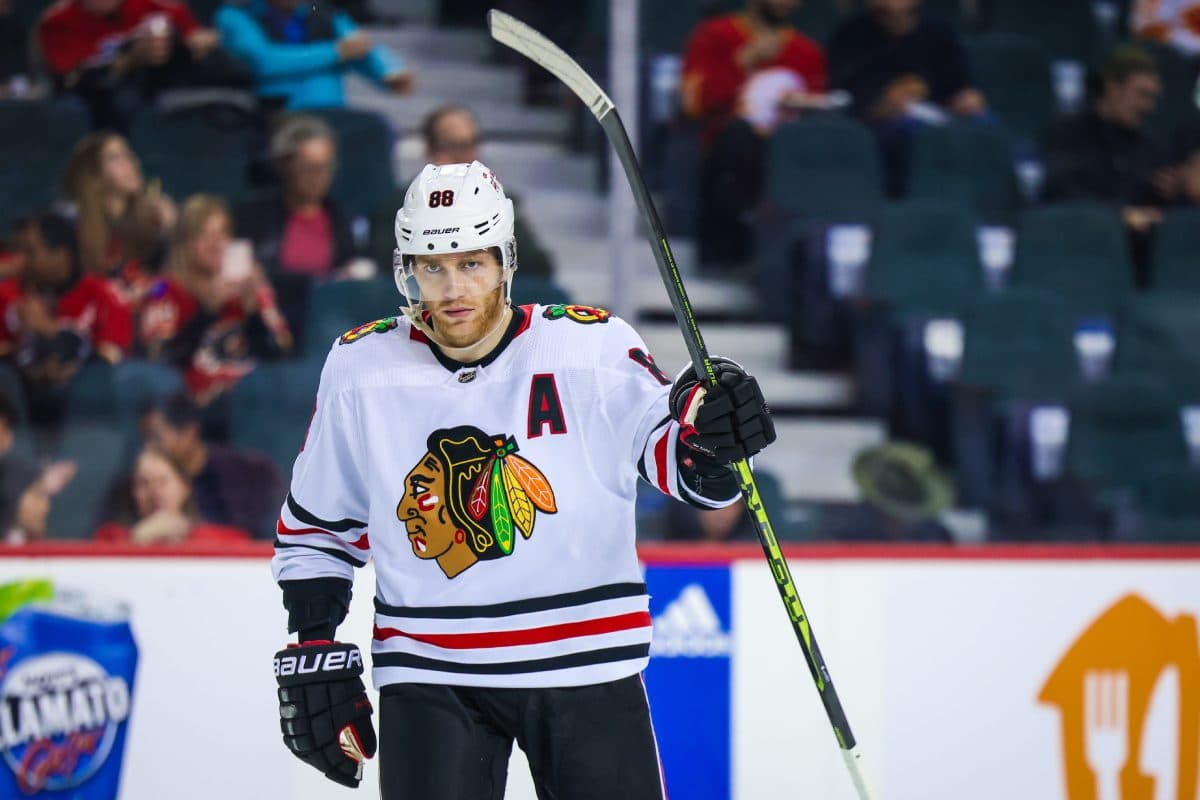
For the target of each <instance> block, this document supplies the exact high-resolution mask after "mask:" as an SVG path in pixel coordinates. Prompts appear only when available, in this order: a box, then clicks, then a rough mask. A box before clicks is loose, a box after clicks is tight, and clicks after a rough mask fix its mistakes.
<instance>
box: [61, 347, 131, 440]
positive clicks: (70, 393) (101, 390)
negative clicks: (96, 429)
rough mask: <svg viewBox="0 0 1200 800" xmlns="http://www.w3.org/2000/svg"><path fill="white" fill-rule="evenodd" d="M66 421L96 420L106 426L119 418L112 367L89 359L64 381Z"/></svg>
mask: <svg viewBox="0 0 1200 800" xmlns="http://www.w3.org/2000/svg"><path fill="white" fill-rule="evenodd" d="M66 391H67V403H66V408H67V423H68V424H75V423H80V424H82V423H96V424H105V425H109V426H110V427H111V426H112V425H114V424H116V423H117V422H118V421H119V418H120V408H121V402H120V399H119V396H118V393H117V378H116V368H115V367H113V366H112V365H110V364H109V363H108V362H107V361H103V360H101V359H93V360H91V361H89V362H88V363H86V364H84V365H83V367H82V368H81V369H80V370H79V372H78V373H76V375H75V377H73V378H72V379H71V382H70V384H68V385H67V390H66Z"/></svg>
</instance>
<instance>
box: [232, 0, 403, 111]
mask: <svg viewBox="0 0 1200 800" xmlns="http://www.w3.org/2000/svg"><path fill="white" fill-rule="evenodd" d="M215 22H216V25H217V28H218V29H219V30H220V31H221V35H222V36H223V37H224V41H225V46H226V47H228V48H229V50H230V51H231V52H232V53H234V54H235V55H237V56H238V57H240V58H242V59H244V60H245V61H246V62H247V63H249V64H250V67H251V69H252V70H253V72H254V75H255V78H256V79H257V81H258V94H259V96H261V97H263V98H269V99H271V100H275V101H277V102H279V103H282V104H283V105H284V106H285V107H287V108H289V109H293V110H294V109H302V108H334V107H341V106H344V105H345V104H346V98H345V94H344V93H343V90H342V76H343V75H345V74H346V72H348V71H349V70H354V71H356V72H358V73H360V74H361V75H363V76H365V77H367V78H370V79H371V80H373V81H375V82H376V83H378V84H380V85H382V86H384V87H386V88H387V89H388V90H389V91H391V92H393V93H396V94H404V93H407V92H409V91H410V90H411V89H412V86H413V78H412V73H411V72H409V71H408V70H407V69H405V67H404V63H403V62H402V61H401V60H400V59H399V58H398V57H397V56H395V55H394V54H392V53H391V52H389V51H388V50H387V49H385V48H383V47H375V46H373V44H372V42H371V39H370V37H368V36H367V35H366V34H365V33H362V32H361V31H359V30H358V29H357V28H356V27H355V25H354V23H353V21H351V19H350V17H348V16H347V15H346V14H345V13H343V12H341V11H335V10H331V9H330V8H329V6H328V5H327V4H325V3H317V4H311V3H307V2H303V0H247V2H245V3H233V2H230V3H226V5H224V6H222V7H221V9H220V10H219V11H218V12H217V15H216V19H215Z"/></svg>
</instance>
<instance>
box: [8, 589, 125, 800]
mask: <svg viewBox="0 0 1200 800" xmlns="http://www.w3.org/2000/svg"><path fill="white" fill-rule="evenodd" d="M38 584H41V585H43V586H44V587H45V588H46V591H44V592H42V591H37V592H35V594H40V595H43V596H42V597H36V598H32V597H31V598H29V600H30V601H31V602H29V603H28V604H25V603H24V602H22V601H21V600H18V601H17V602H9V601H11V600H12V599H13V594H14V591H13V590H18V592H17V593H21V592H20V590H22V589H24V588H26V587H28V586H34V587H37V586H38ZM52 591H53V590H51V589H50V588H49V586H48V584H46V583H45V582H29V583H27V584H26V585H25V586H22V585H20V584H8V585H6V586H3V587H0V613H3V614H6V615H7V618H2V617H0V620H2V621H0V760H2V761H3V762H4V763H3V765H2V766H0V797H4V798H10V797H11V798H19V797H32V798H37V800H115V798H117V796H118V787H119V784H120V775H121V761H122V757H123V755H124V749H125V734H126V728H127V727H128V720H129V712H130V703H131V699H132V689H133V679H134V672H135V670H136V668H137V645H136V644H135V642H134V639H133V634H132V632H131V631H130V629H129V622H128V618H127V616H126V613H125V611H124V609H123V608H119V607H112V606H108V607H102V606H100V605H97V604H96V603H95V602H94V601H91V600H90V599H88V598H81V597H77V596H76V597H66V596H63V595H61V594H59V593H57V592H54V593H53V594H54V596H53V597H52V598H49V597H48V595H50V593H51V592H52Z"/></svg>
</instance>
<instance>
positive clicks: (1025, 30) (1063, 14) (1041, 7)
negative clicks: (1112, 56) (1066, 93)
mask: <svg viewBox="0 0 1200 800" xmlns="http://www.w3.org/2000/svg"><path fill="white" fill-rule="evenodd" d="M986 8H987V11H986V17H987V28H988V30H990V31H993V32H995V33H1009V34H1016V35H1019V36H1028V37H1030V38H1032V39H1037V40H1038V41H1040V42H1041V43H1042V44H1043V45H1044V46H1045V47H1046V49H1047V50H1048V51H1049V53H1050V56H1051V58H1056V59H1073V60H1075V61H1082V62H1084V63H1087V62H1089V61H1091V60H1092V59H1093V58H1094V57H1095V56H1096V55H1097V53H1098V52H1099V51H1101V50H1102V49H1103V48H1104V46H1105V45H1106V44H1107V42H1106V41H1105V38H1104V36H1103V32H1102V31H1101V30H1100V28H1099V26H1098V25H1097V23H1096V16H1095V12H1094V11H1093V8H1092V1H1091V0H1053V1H1052V2H1047V0H991V2H988V3H987V4H986Z"/></svg>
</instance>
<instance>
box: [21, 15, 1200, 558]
mask: <svg viewBox="0 0 1200 800" xmlns="http://www.w3.org/2000/svg"><path fill="white" fill-rule="evenodd" d="M488 5H490V3H483V2H478V1H477V0H443V2H441V3H439V4H438V6H439V10H438V14H439V19H440V21H441V22H442V23H445V24H448V25H459V24H468V23H469V24H473V25H478V24H479V23H480V21H481V20H482V19H483V16H482V15H483V12H484V10H485V9H486V7H487V6H488ZM501 5H502V6H503V7H505V8H507V9H508V10H511V11H513V12H514V13H516V14H518V15H519V16H521V17H522V18H525V19H527V20H528V21H530V22H531V23H533V24H534V25H535V26H537V27H539V28H540V29H542V30H545V31H547V32H548V33H549V34H550V35H551V36H552V37H553V38H555V39H556V40H558V41H560V42H561V43H562V44H563V45H564V46H566V47H567V48H568V49H569V50H570V51H571V52H572V53H573V54H575V55H576V56H577V57H578V58H579V59H580V60H581V61H582V62H584V63H585V64H586V65H588V67H589V69H593V70H602V69H603V67H604V63H603V62H604V53H605V48H604V46H603V39H604V35H605V34H604V32H603V31H604V27H605V24H606V23H605V16H606V14H607V4H606V3H602V2H598V0H596V1H594V2H589V3H587V4H585V5H586V9H585V13H581V15H580V17H579V19H578V20H572V19H571V18H569V15H568V18H564V15H561V14H556V13H554V11H553V9H551V8H550V7H549V4H538V3H532V2H527V1H526V0H508V1H507V2H503V3H501ZM640 13H641V25H642V32H641V42H640V46H639V52H640V54H641V56H642V67H641V70H640V79H641V89H642V96H643V108H644V110H645V112H646V113H644V114H643V115H642V124H641V126H640V128H641V130H640V134H641V137H640V138H641V140H642V142H643V145H642V150H643V153H642V157H643V161H644V163H646V165H647V168H648V171H649V173H650V178H651V182H652V183H653V184H654V189H655V191H656V192H657V193H658V195H659V197H660V201H661V206H662V208H663V210H664V212H665V215H664V216H665V217H666V220H667V223H668V225H669V227H670V228H671V229H672V230H673V232H674V233H675V234H677V235H685V236H691V237H694V239H695V241H696V243H697V251H698V261H699V265H700V269H701V271H702V272H703V273H704V274H706V275H711V276H714V277H718V278H722V279H726V280H734V281H745V282H749V283H750V284H751V285H752V286H755V287H757V288H758V290H759V295H760V298H761V304H760V308H759V309H757V310H756V311H755V312H754V315H755V319H756V321H757V320H759V319H763V318H765V319H769V320H772V321H775V322H777V323H779V324H781V325H783V326H785V327H786V328H787V330H788V331H789V335H790V341H791V348H790V359H791V367H792V368H795V369H810V370H825V369H834V370H840V371H849V372H851V373H853V375H854V377H855V378H856V383H857V386H858V398H857V404H856V406H855V407H854V409H853V411H852V413H854V414H858V415H866V416H870V417H877V418H880V419H882V420H884V421H885V422H886V423H887V426H888V431H889V434H890V436H891V437H892V439H894V440H895V443H894V444H893V445H888V446H884V447H882V448H875V449H873V450H871V451H868V452H865V453H863V454H860V457H859V458H858V459H857V460H856V462H855V465H854V470H853V473H854V474H853V477H854V479H855V482H856V483H857V485H858V487H859V490H860V492H861V494H862V497H863V499H864V503H862V504H859V505H858V506H856V507H855V508H853V509H850V510H843V512H842V513H840V514H839V513H838V512H837V511H836V510H834V511H830V512H829V513H825V514H824V515H823V516H822V518H820V519H816V520H814V519H812V518H811V515H809V516H808V517H805V516H804V514H797V513H793V514H791V517H793V519H791V522H790V524H787V525H784V526H781V529H782V530H783V531H784V532H785V533H787V532H789V531H790V532H792V533H794V535H795V537H796V538H806V537H811V536H813V535H814V534H813V531H817V532H818V535H821V536H833V537H835V538H850V539H853V538H861V537H862V536H863V535H864V532H867V533H869V535H870V536H872V537H875V538H889V539H892V538H894V539H920V540H932V541H944V540H949V539H951V538H953V536H954V535H956V534H954V533H952V532H951V531H950V530H948V526H947V525H946V524H943V521H944V520H943V515H944V514H945V512H947V511H948V510H950V509H952V508H953V507H954V506H956V505H957V506H960V507H968V508H974V509H979V510H982V511H983V512H985V513H986V515H987V516H988V518H989V520H990V522H991V529H992V535H993V537H994V538H1005V537H1007V538H1045V537H1050V538H1081V537H1086V538H1095V537H1100V538H1108V539H1122V538H1132V539H1137V538H1143V539H1144V538H1195V537H1198V536H1200V503H1198V500H1197V499H1196V498H1197V497H1200V493H1194V492H1190V491H1189V490H1188V488H1187V487H1189V486H1191V485H1194V481H1195V478H1196V477H1197V475H1196V465H1197V464H1198V463H1200V358H1198V357H1197V355H1196V351H1195V348H1194V346H1189V343H1190V342H1192V341H1194V337H1192V333H1193V332H1200V324H1198V315H1200V311H1198V310H1197V309H1200V304H1197V303H1196V302H1195V301H1196V299H1197V297H1198V296H1200V269H1198V266H1200V265H1198V264H1197V263H1196V259H1197V256H1196V253H1200V211H1196V210H1193V209H1194V207H1195V206H1196V205H1197V204H1200V111H1198V109H1197V106H1196V98H1197V96H1200V95H1198V93H1197V83H1196V79H1197V72H1198V71H1200V3H1192V2H1186V1H1185V0H1176V1H1173V2H1168V1H1167V0H1100V1H1099V2H1093V1H1092V0H1060V1H1059V0H1056V2H1055V3H1044V2H1040V0H806V1H805V2H801V0H716V1H715V2H701V0H694V2H691V1H690V2H688V3H684V4H678V6H677V4H674V3H658V2H651V0H644V2H643V3H642V8H641V12H640ZM364 21H366V22H371V21H375V22H378V21H379V18H378V15H377V13H376V12H374V11H373V10H372V9H371V8H370V6H369V4H366V3H361V2H358V3H352V2H344V1H343V2H333V3H320V4H310V3H301V2H298V0H231V1H230V2H223V3H222V2H213V0H193V2H190V3H178V2H173V1H172V0H60V1H59V2H57V3H55V4H53V5H47V4H45V3H43V2H40V0H0V127H2V128H3V130H4V132H5V133H4V137H3V139H4V140H3V141H2V142H0V153H2V154H3V155H2V156H0V158H2V160H3V165H4V166H3V168H2V169H0V359H3V363H0V534H2V535H4V537H5V538H6V539H7V540H8V541H10V542H23V541H29V540H33V539H37V538H39V537H41V536H44V535H47V532H49V533H50V535H53V536H58V537H67V538H90V537H95V538H100V539H104V540H108V541H133V542H138V543H152V542H183V541H201V542H203V541H208V542H214V541H228V540H231V539H235V538H264V539H269V538H271V537H272V535H273V531H274V515H275V514H276V513H277V510H278V509H277V506H278V501H279V498H280V497H281V496H282V493H283V488H282V487H283V485H284V483H285V482H286V475H287V470H288V469H289V467H290V462H291V458H292V457H293V455H294V450H295V447H296V446H297V444H298V442H299V441H300V439H301V438H302V436H303V430H304V426H305V424H306V422H307V415H308V413H309V412H311V398H312V396H313V393H314V391H315V386H316V380H317V376H318V374H319V369H320V362H321V360H322V358H323V356H324V353H325V351H326V350H327V349H328V346H329V344H330V342H331V341H332V340H333V337H335V336H337V335H338V334H339V333H341V332H342V331H344V330H346V329H349V328H351V327H353V326H355V325H358V324H361V323H363V322H365V321H367V320H369V319H372V318H374V317H378V316H384V315H387V314H389V313H393V312H394V308H395V306H396V303H397V302H398V298H397V297H396V295H394V289H393V288H392V286H391V278H390V267H391V257H392V256H391V254H392V249H393V246H394V244H393V241H392V235H393V234H392V218H393V216H394V213H395V209H396V208H397V207H398V206H399V205H400V203H401V200H402V196H403V189H404V186H405V185H406V183H405V180H403V178H404V177H406V176H397V177H400V178H402V179H401V180H399V181H397V180H395V179H394V177H393V174H394V173H393V165H394V164H395V159H394V154H395V152H396V134H397V131H394V130H392V129H391V128H390V127H389V125H388V123H387V122H386V120H384V119H383V118H381V117H379V116H377V115H375V114H372V113H369V112H365V111H362V110H358V109H354V108H348V107H347V102H346V88H345V80H346V78H347V76H348V75H350V74H351V73H353V74H356V75H358V76H360V77H361V78H363V79H365V80H367V81H369V82H370V83H372V84H374V85H375V86H376V87H377V88H378V90H379V91H383V92H389V93H393V94H398V95H402V94H407V93H411V92H412V91H413V90H414V87H416V86H418V85H419V82H420V80H421V75H420V74H417V73H416V72H415V71H414V70H413V69H412V68H410V67H409V66H408V65H407V64H406V61H405V58H404V56H403V54H400V53H397V52H394V51H392V50H391V49H389V48H388V47H385V46H382V45H380V43H379V42H377V41H373V40H372V38H371V36H370V35H369V34H368V33H366V32H364V31H363V30H362V29H361V28H359V23H361V22H364ZM577 23H578V24H577ZM496 58H497V59H501V60H503V59H511V58H512V56H511V55H502V54H497V55H496ZM509 63H518V62H516V61H510V62H509ZM522 67H523V69H528V71H527V72H525V73H524V75H525V99H526V100H527V101H528V102H534V103H547V102H548V103H553V104H560V103H564V102H566V101H565V99H564V97H563V94H562V91H561V89H560V88H559V87H556V86H553V85H551V84H552V83H553V82H552V81H550V82H547V79H546V77H545V75H544V74H543V73H541V72H540V71H537V70H534V69H533V68H532V67H530V66H529V65H522ZM601 74H602V73H601ZM584 116H586V114H584ZM413 122H414V124H413V127H412V131H413V132H415V133H418V134H419V135H420V138H421V142H422V145H423V155H424V157H425V158H426V159H428V160H429V161H432V162H434V163H454V162H462V161H470V160H472V159H474V158H477V157H479V154H480V152H481V148H482V147H483V146H484V141H483V133H482V130H481V126H480V124H479V121H478V120H477V119H476V117H475V115H474V113H473V112H472V110H471V108H469V107H468V106H465V105H460V104H457V103H448V104H446V105H442V106H440V107H438V108H436V109H435V110H433V111H432V112H431V113H429V114H428V115H427V116H426V117H425V118H424V119H423V120H414V121H413ZM418 123H419V124H418ZM592 135H593V136H595V134H594V132H593V134H592ZM585 138H586V137H585ZM594 143H595V142H594V140H593V144H594ZM576 144H578V142H576ZM496 166H497V168H498V169H500V170H501V173H502V174H503V170H502V165H496ZM516 202H517V205H518V214H517V224H518V230H517V239H518V241H519V243H520V265H521V272H520V274H519V276H518V280H517V281H516V285H515V292H516V294H517V297H516V299H517V300H518V301H530V300H542V301H544V300H547V299H553V300H557V299H565V295H563V293H562V291H561V290H560V289H558V288H557V286H555V285H554V283H553V271H554V270H553V264H552V260H551V257H550V255H549V254H548V253H547V251H546V250H544V249H543V248H542V247H541V245H540V244H539V243H538V241H537V238H536V236H535V235H534V233H533V232H532V231H531V230H530V229H529V227H528V224H527V220H524V219H523V215H522V214H521V212H520V198H517V199H516ZM770 399H772V400H773V401H776V402H783V403H784V404H786V403H787V398H780V399H778V400H776V399H775V398H770ZM306 405H307V406H308V407H307V409H306V408H305V406H306ZM763 490H764V492H765V493H766V494H768V495H769V496H770V497H771V498H772V499H771V500H770V501H769V502H768V503H767V505H768V506H769V507H775V506H777V505H778V506H783V505H784V504H783V502H782V495H781V494H780V492H779V487H778V485H777V484H776V482H775V481H773V480H771V479H770V477H769V476H768V477H767V479H766V480H765V481H764V487H763ZM643 505H644V506H645V508H646V509H648V510H649V511H651V512H653V513H654V517H653V520H654V522H652V523H651V524H650V527H654V526H655V525H657V526H659V527H660V530H659V531H658V533H659V535H662V536H666V537H668V538H670V537H674V536H677V535H682V533H681V532H687V535H688V536H689V538H691V537H699V538H702V539H706V540H730V539H751V538H753V531H752V529H751V527H750V525H749V522H748V520H747V519H746V517H745V515H744V513H743V512H742V511H741V510H740V507H738V508H735V509H731V510H728V511H724V512H719V513H716V512H714V513H711V514H698V513H696V512H694V511H692V510H690V509H686V508H671V509H667V508H659V507H658V506H656V505H655V503H654V501H649V500H648V501H647V502H646V503H644V504H643ZM792 510H793V512H795V509H792ZM668 514H669V515H670V516H667V515H668ZM802 517H803V518H802ZM648 519H649V517H648ZM951 527H952V526H951Z"/></svg>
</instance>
